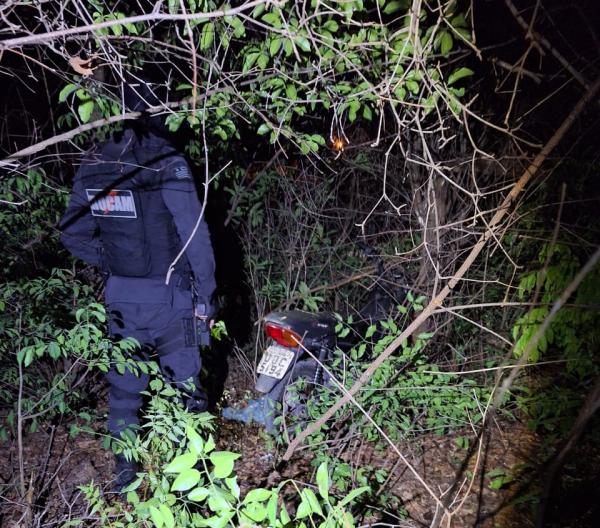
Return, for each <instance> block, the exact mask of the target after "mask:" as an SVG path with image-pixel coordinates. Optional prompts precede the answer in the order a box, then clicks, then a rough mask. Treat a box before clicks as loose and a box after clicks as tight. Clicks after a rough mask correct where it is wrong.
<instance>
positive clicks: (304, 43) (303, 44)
mask: <svg viewBox="0 0 600 528" xmlns="http://www.w3.org/2000/svg"><path fill="white" fill-rule="evenodd" d="M295 42H296V44H298V47H299V48H300V49H301V50H302V51H310V42H309V41H308V39H307V38H306V37H296V40H295Z"/></svg>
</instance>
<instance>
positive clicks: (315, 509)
mask: <svg viewBox="0 0 600 528" xmlns="http://www.w3.org/2000/svg"><path fill="white" fill-rule="evenodd" d="M302 494H303V495H304V497H305V498H306V500H307V501H308V503H309V504H310V509H311V512H312V513H316V514H318V515H320V516H321V517H324V515H323V510H322V509H321V505H320V504H319V499H317V496H316V495H315V492H314V491H313V490H312V489H310V488H304V490H302Z"/></svg>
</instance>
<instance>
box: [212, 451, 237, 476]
mask: <svg viewBox="0 0 600 528" xmlns="http://www.w3.org/2000/svg"><path fill="white" fill-rule="evenodd" d="M238 458H240V455H239V454H238V453H232V452H231V451H215V452H213V453H211V454H210V461H211V462H212V463H213V464H214V466H215V467H214V470H213V471H214V474H215V477H217V478H226V477H228V476H229V475H230V474H231V471H232V470H233V462H234V461H235V460H236V459H238Z"/></svg>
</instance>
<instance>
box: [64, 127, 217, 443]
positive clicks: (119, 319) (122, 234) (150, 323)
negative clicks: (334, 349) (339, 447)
mask: <svg viewBox="0 0 600 528" xmlns="http://www.w3.org/2000/svg"><path fill="white" fill-rule="evenodd" d="M200 212H201V205H200V202H199V200H198V196H197V194H196V189H195V186H194V182H193V179H192V175H191V172H190V169H189V167H188V165H187V163H186V161H185V160H184V158H183V157H182V156H181V155H179V154H178V153H177V152H176V151H175V150H174V149H173V147H172V146H171V145H170V144H169V143H168V142H167V141H165V140H164V139H162V138H159V137H158V136H155V135H152V134H147V135H146V136H143V137H142V138H141V139H138V137H136V135H135V134H134V133H133V132H132V131H130V130H127V131H125V133H124V134H123V137H122V139H121V140H120V141H118V142H116V141H108V142H106V143H104V144H103V145H100V146H99V147H97V148H95V149H94V150H93V151H92V152H91V153H90V154H89V155H88V156H87V157H86V159H85V160H84V162H83V163H82V165H81V167H80V169H79V170H78V172H77V174H76V176H75V181H74V184H73V192H72V194H71V199H70V202H69V206H68V209H67V212H66V213H65V215H64V217H63V219H62V221H61V230H62V241H63V243H64V245H65V246H66V247H67V249H68V250H69V251H70V252H71V253H72V254H73V255H74V256H76V257H79V258H81V259H83V260H84V261H85V262H87V263H89V264H93V265H95V266H98V267H100V268H101V269H102V270H104V271H106V272H107V273H108V279H107V282H106V290H105V301H106V306H107V311H108V313H109V327H110V332H111V335H112V336H114V337H116V338H120V337H134V338H136V339H137V340H138V341H139V342H140V343H141V345H142V350H141V351H140V352H139V356H140V357H141V358H147V357H148V352H149V351H150V350H155V351H156V352H157V355H158V358H159V361H160V365H161V369H162V371H163V373H164V374H165V376H166V377H167V378H168V379H170V380H171V381H172V382H174V383H178V382H184V381H187V380H191V381H192V382H193V383H194V385H195V386H196V388H197V390H196V392H195V394H191V395H189V396H190V398H189V401H192V402H193V401H194V400H196V401H197V400H198V398H201V396H200V395H201V394H202V393H201V389H200V385H199V379H198V375H199V372H200V366H201V364H200V356H199V351H198V346H197V343H196V335H195V326H194V319H193V318H194V315H193V305H192V295H191V291H190V287H191V285H192V284H191V282H190V271H191V272H192V274H193V280H194V281H195V287H196V290H197V293H198V296H199V299H200V301H202V302H204V303H206V305H207V306H210V302H209V301H210V296H211V295H212V293H213V290H214V289H215V280H214V271H215V264H214V258H213V250H212V246H211V242H210V236H209V232H208V228H207V226H206V223H205V222H204V220H202V222H201V223H200V226H199V228H198V230H197V232H196V234H195V235H194V237H193V238H192V240H191V242H190V244H189V245H188V247H187V248H186V250H185V253H184V255H183V256H182V257H181V259H180V260H179V262H178V264H177V266H176V268H175V271H174V272H173V274H172V276H171V279H170V282H169V284H168V285H167V284H165V278H166V275H167V271H168V269H169V265H170V264H171V262H173V260H174V259H175V257H176V256H177V254H178V253H179V252H180V250H181V249H182V246H183V244H184V243H185V242H186V241H187V240H188V238H189V237H190V235H191V233H192V231H193V228H194V226H195V224H196V222H197V220H198V218H199V215H200ZM107 378H108V381H109V383H110V395H109V419H108V425H109V429H110V431H111V433H112V434H113V435H114V436H118V435H119V434H120V432H122V431H123V429H124V428H126V427H128V426H132V425H136V424H137V423H138V411H139V409H140V406H141V403H142V401H141V397H140V392H141V391H143V390H145V389H146V386H147V384H148V376H147V375H143V374H142V375H140V376H139V377H138V376H136V375H134V374H133V373H131V372H129V371H125V373H124V374H122V375H121V374H119V373H118V372H117V371H116V369H113V370H111V372H110V373H109V374H108V376H107Z"/></svg>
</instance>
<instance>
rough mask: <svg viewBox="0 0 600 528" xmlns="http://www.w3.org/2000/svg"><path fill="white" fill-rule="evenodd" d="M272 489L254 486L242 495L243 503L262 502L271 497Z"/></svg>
mask: <svg viewBox="0 0 600 528" xmlns="http://www.w3.org/2000/svg"><path fill="white" fill-rule="evenodd" d="M272 494H273V493H272V491H271V490H268V489H265V488H255V489H253V490H250V491H249V492H248V494H247V495H246V496H245V497H244V502H243V504H248V503H249V502H263V501H266V500H267V499H270V498H271V495H272Z"/></svg>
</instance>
